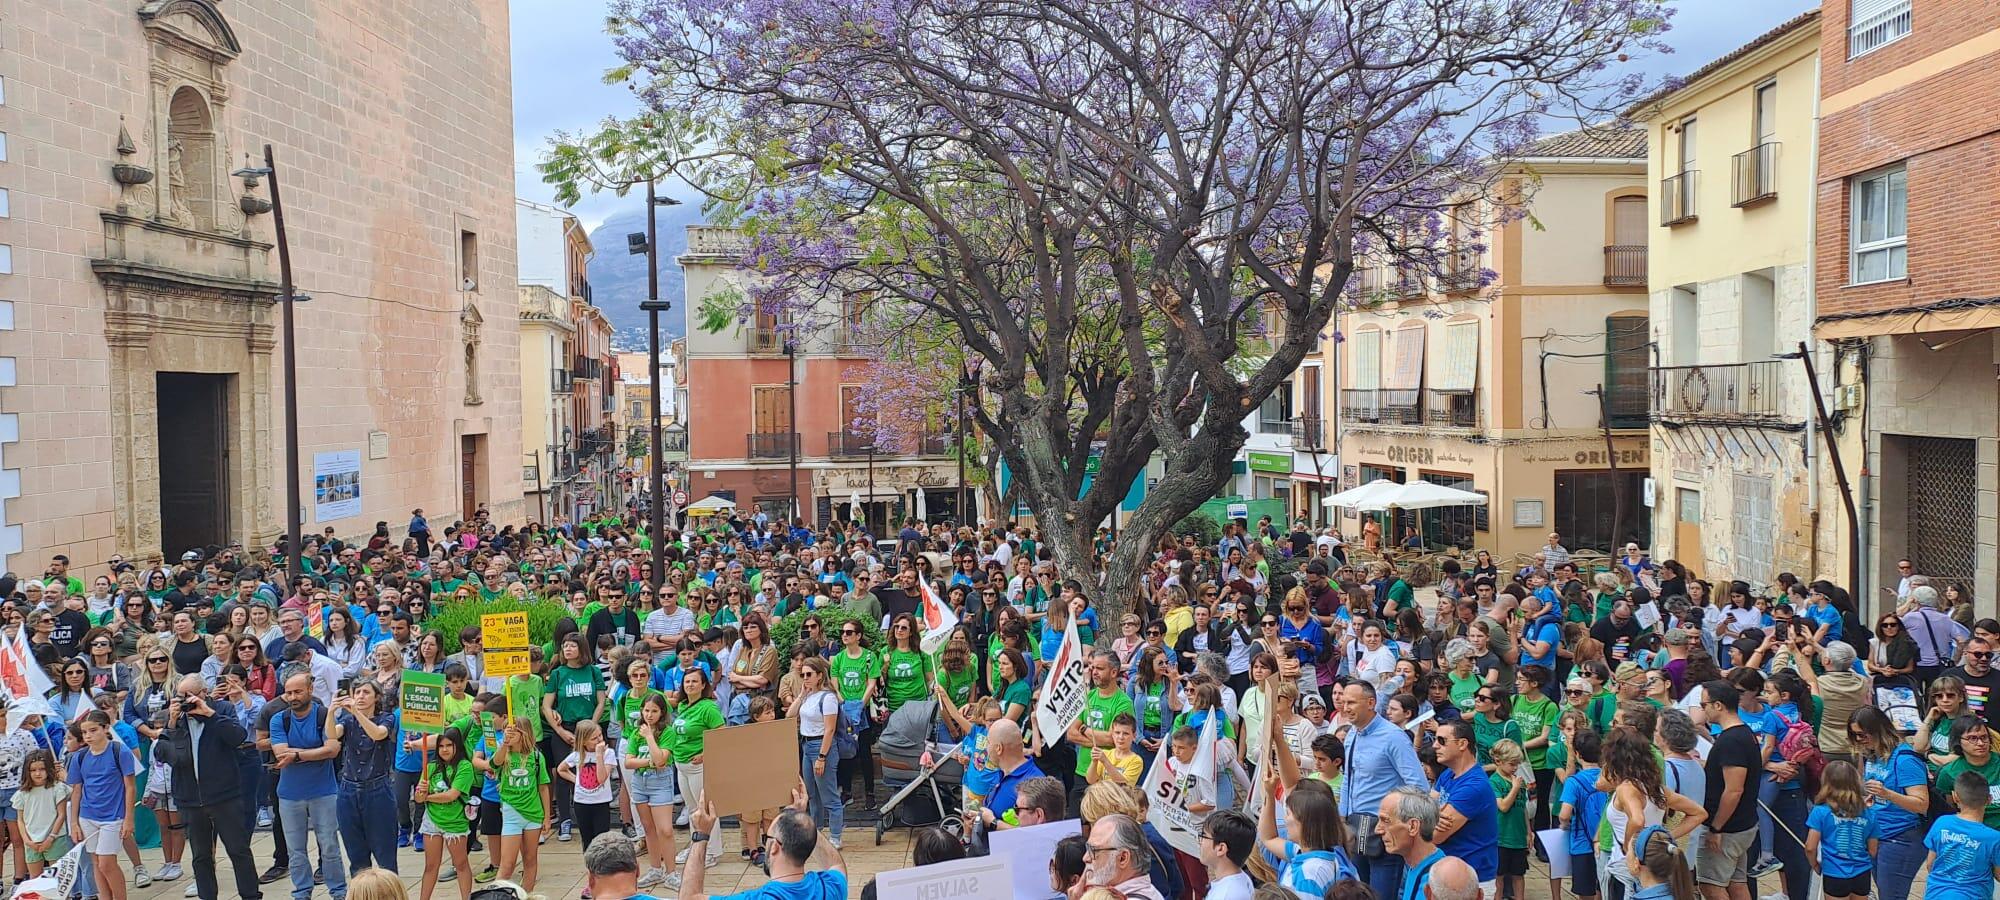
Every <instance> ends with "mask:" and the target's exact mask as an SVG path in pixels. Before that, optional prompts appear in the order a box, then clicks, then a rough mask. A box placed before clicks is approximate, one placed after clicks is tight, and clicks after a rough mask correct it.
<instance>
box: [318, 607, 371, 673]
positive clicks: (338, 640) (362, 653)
mask: <svg viewBox="0 0 2000 900" xmlns="http://www.w3.org/2000/svg"><path fill="white" fill-rule="evenodd" d="M325 621H326V637H325V638H323V639H321V641H320V643H322V644H325V645H326V656H327V658H328V659H331V660H333V661H334V662H336V663H339V664H340V675H341V677H342V678H348V679H353V678H358V677H360V676H361V667H362V666H364V665H367V663H368V642H367V641H365V640H363V639H362V637H361V629H359V628H357V627H355V625H354V613H353V612H352V611H350V610H349V609H348V608H347V607H345V606H342V605H340V604H334V605H333V606H330V607H327V610H326V613H325Z"/></svg>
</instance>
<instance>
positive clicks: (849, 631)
mask: <svg viewBox="0 0 2000 900" xmlns="http://www.w3.org/2000/svg"><path fill="white" fill-rule="evenodd" d="M840 633H841V634H860V633H861V632H859V631H857V630H855V629H852V628H842V629H840Z"/></svg>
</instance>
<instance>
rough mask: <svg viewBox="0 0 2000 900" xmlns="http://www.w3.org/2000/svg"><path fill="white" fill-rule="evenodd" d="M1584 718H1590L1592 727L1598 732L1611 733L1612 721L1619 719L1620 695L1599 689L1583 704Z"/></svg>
mask: <svg viewBox="0 0 2000 900" xmlns="http://www.w3.org/2000/svg"><path fill="white" fill-rule="evenodd" d="M1583 715H1584V718H1587V719H1589V720H1590V727H1592V728H1595V729H1597V733H1598V734H1610V733H1611V723H1612V722H1614V721H1617V719H1618V695H1617V694H1614V693H1612V692H1610V691H1599V692H1597V693H1596V694H1593V695H1592V696H1591V698H1590V699H1589V700H1586V701H1584V704H1583Z"/></svg>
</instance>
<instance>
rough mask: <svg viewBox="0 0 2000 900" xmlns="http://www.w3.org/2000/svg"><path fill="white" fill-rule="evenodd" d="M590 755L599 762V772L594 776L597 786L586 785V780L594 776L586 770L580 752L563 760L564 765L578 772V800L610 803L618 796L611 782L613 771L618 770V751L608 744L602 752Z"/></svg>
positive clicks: (573, 753) (580, 801) (572, 753)
mask: <svg viewBox="0 0 2000 900" xmlns="http://www.w3.org/2000/svg"><path fill="white" fill-rule="evenodd" d="M590 756H591V759H592V760H593V761H595V762H597V772H596V775H595V776H594V777H595V778H596V780H597V786H596V787H588V788H587V787H584V784H585V782H586V781H588V780H590V779H591V778H592V777H593V776H592V774H591V773H589V772H586V771H584V768H583V760H582V759H581V758H579V756H578V754H576V753H575V752H571V753H570V755H569V756H568V757H566V758H564V759H563V761H562V764H563V765H566V766H569V767H570V768H571V769H572V770H574V771H575V772H576V795H575V796H576V802H578V803H610V802H611V800H612V799H613V797H615V796H616V790H615V789H614V788H613V787H612V784H611V773H613V772H616V771H618V751H616V750H613V749H611V748H610V747H609V746H608V745H607V746H606V747H605V748H604V749H603V750H602V751H600V753H592V754H591V755H590Z"/></svg>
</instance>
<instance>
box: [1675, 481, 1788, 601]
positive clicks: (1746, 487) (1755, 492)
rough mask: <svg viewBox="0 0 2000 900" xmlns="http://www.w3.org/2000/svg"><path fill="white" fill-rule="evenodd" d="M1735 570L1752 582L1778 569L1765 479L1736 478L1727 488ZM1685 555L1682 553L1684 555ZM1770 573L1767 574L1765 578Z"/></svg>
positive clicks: (1771, 506) (1768, 483) (1772, 510)
mask: <svg viewBox="0 0 2000 900" xmlns="http://www.w3.org/2000/svg"><path fill="white" fill-rule="evenodd" d="M1730 487H1731V488H1732V490H1731V492H1730V498H1729V500H1730V510H1729V518H1730V520H1731V525H1733V526H1734V527H1733V529H1732V530H1733V531H1734V537H1735V546H1734V548H1732V549H1733V550H1734V551H1735V553H1736V562H1735V566H1734V568H1735V570H1736V571H1738V572H1742V573H1744V577H1747V578H1751V579H1761V578H1769V577H1770V574H1775V573H1776V572H1777V571H1778V568H1777V562H1776V557H1777V534H1778V520H1777V514H1776V511H1775V505H1774V504H1773V503H1772V496H1771V478H1770V476H1768V475H1737V476H1736V477H1735V479H1734V481H1733V483H1732V484H1731V485H1730ZM1683 552H1685V551H1683ZM1766 573H1770V574H1766Z"/></svg>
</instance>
